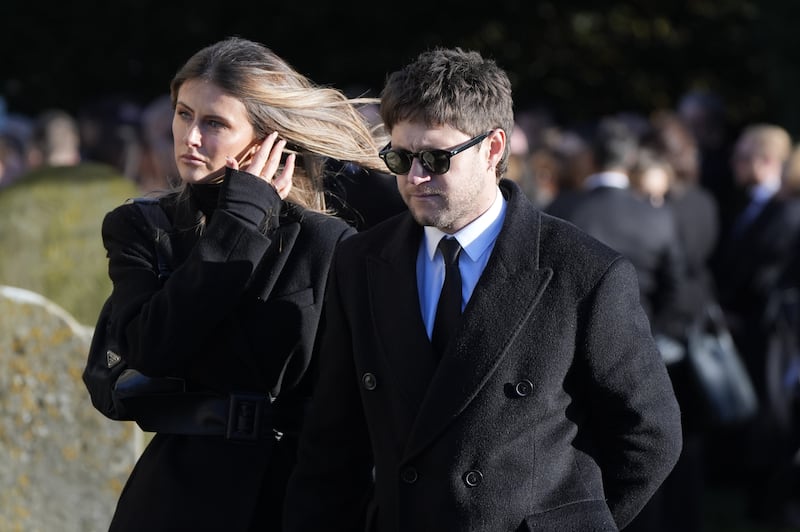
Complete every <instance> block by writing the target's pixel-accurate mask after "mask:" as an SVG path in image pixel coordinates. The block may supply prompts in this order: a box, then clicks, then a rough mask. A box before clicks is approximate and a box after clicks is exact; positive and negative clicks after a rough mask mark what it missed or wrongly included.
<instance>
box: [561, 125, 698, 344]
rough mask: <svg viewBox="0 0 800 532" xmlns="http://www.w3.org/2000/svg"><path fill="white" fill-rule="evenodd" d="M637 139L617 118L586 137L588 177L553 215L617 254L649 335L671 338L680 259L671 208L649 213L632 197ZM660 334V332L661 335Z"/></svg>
mask: <svg viewBox="0 0 800 532" xmlns="http://www.w3.org/2000/svg"><path fill="white" fill-rule="evenodd" d="M639 153H640V152H639V139H638V136H637V134H636V132H635V131H634V130H633V129H632V128H631V126H630V125H629V124H628V123H627V122H626V121H625V120H623V119H622V118H621V117H618V116H606V117H603V118H602V119H601V120H600V121H599V122H598V124H597V126H596V127H595V130H594V133H593V137H592V159H593V160H594V173H592V174H591V175H589V176H588V177H586V179H585V181H584V183H583V188H582V193H581V194H580V196H579V198H578V199H577V200H575V201H573V202H572V204H571V205H570V206H569V207H566V208H562V209H561V210H560V212H558V213H554V212H553V211H552V210H550V209H547V212H548V213H549V214H554V215H557V216H558V217H559V218H563V219H565V220H567V221H569V222H572V223H573V224H575V225H577V226H578V227H580V228H581V229H583V230H584V231H586V232H587V233H588V234H590V235H591V236H593V237H594V238H596V239H598V240H599V241H601V242H603V243H604V244H606V245H607V246H609V247H611V248H613V249H615V250H616V251H619V252H620V253H622V254H623V255H624V256H625V257H626V258H627V259H628V260H630V261H631V263H632V264H633V265H634V267H635V268H636V272H637V274H638V275H639V291H640V298H641V303H642V306H643V307H644V310H645V313H646V314H647V316H648V318H649V320H650V324H651V328H652V329H653V331H654V332H660V333H664V332H668V333H670V334H671V335H673V336H674V335H676V334H680V333H682V332H683V328H684V326H685V324H684V323H680V324H679V326H678V330H677V331H675V330H669V329H670V328H671V327H670V325H671V324H672V322H674V320H675V316H676V313H677V306H676V305H677V302H678V301H677V299H678V290H679V288H680V286H681V284H682V283H683V282H684V281H685V275H686V273H685V271H686V265H685V260H686V258H685V256H684V253H683V251H682V248H681V243H680V240H679V238H678V226H677V222H676V220H675V217H674V215H673V212H672V210H671V208H661V207H654V206H653V205H651V204H650V202H648V201H646V200H645V199H643V198H642V197H641V196H639V195H637V194H636V192H635V191H634V190H633V188H632V186H631V179H630V176H631V173H632V171H633V170H634V168H635V166H636V164H637V161H638V160H639V159H638V157H639ZM665 329H666V330H665Z"/></svg>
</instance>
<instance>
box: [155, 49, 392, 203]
mask: <svg viewBox="0 0 800 532" xmlns="http://www.w3.org/2000/svg"><path fill="white" fill-rule="evenodd" d="M196 79H201V80H205V81H208V82H210V83H213V84H214V85H216V86H217V87H219V88H220V89H221V90H223V91H224V92H225V93H226V94H228V95H230V96H232V97H233V98H236V99H238V100H239V101H241V102H242V103H243V104H244V106H245V108H246V109H247V113H248V115H249V117H250V122H251V124H252V125H253V128H254V129H255V131H256V135H257V136H258V137H260V138H263V137H266V136H267V135H268V134H270V133H271V132H273V131H277V132H278V136H279V138H283V139H285V140H286V141H287V148H288V149H291V150H293V151H296V152H297V153H298V165H297V166H296V169H295V173H294V178H293V185H292V190H291V192H290V194H289V196H288V198H286V199H287V200H288V201H290V202H292V203H296V204H298V205H301V206H303V207H306V208H309V209H313V210H317V211H325V202H324V196H323V189H322V175H321V174H322V161H323V160H324V158H327V157H330V158H333V159H336V160H338V161H347V162H352V163H355V164H357V165H359V166H361V167H364V168H368V169H372V170H377V171H384V170H383V165H382V162H381V160H380V158H379V157H378V156H377V152H378V150H379V147H378V146H377V144H378V142H379V139H376V138H375V136H374V135H373V133H372V131H371V130H370V127H369V125H368V124H367V121H366V119H365V118H364V116H363V115H362V114H361V113H360V112H359V107H358V106H359V105H366V104H368V103H374V101H375V100H374V99H371V98H362V99H349V98H347V97H346V96H345V95H344V94H343V93H342V92H341V91H339V90H337V89H333V88H329V87H322V86H319V85H316V84H314V83H313V82H311V81H310V80H309V79H308V78H306V77H305V76H303V75H302V74H300V73H298V72H297V71H295V70H294V69H293V68H292V67H291V66H290V65H289V64H288V63H287V62H286V61H284V60H283V59H281V58H280V57H278V56H277V55H276V54H275V53H274V52H273V51H272V50H270V49H269V48H267V47H266V46H264V45H262V44H260V43H257V42H253V41H249V40H247V39H242V38H239V37H230V38H227V39H225V40H222V41H219V42H217V43H216V44H213V45H210V46H208V47H206V48H203V49H202V50H200V51H198V52H197V53H195V54H194V55H193V56H192V57H191V58H190V59H189V60H188V61H187V62H186V64H184V65H183V66H182V67H181V68H180V70H178V72H177V73H176V74H175V77H174V78H173V79H172V82H171V84H170V94H171V97H172V105H173V107H174V106H175V103H176V99H177V96H178V91H179V89H180V87H181V86H182V85H183V84H184V83H185V82H186V81H189V80H196Z"/></svg>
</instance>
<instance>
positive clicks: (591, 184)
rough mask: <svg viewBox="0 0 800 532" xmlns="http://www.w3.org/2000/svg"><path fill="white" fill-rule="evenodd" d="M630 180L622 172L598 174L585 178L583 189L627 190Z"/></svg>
mask: <svg viewBox="0 0 800 532" xmlns="http://www.w3.org/2000/svg"><path fill="white" fill-rule="evenodd" d="M629 185H630V179H628V176H626V175H625V174H623V173H622V172H599V173H597V174H592V175H590V176H589V177H587V178H586V181H585V182H584V188H586V189H589V190H591V189H593V188H598V187H613V188H628V186H629Z"/></svg>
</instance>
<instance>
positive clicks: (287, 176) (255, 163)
mask: <svg viewBox="0 0 800 532" xmlns="http://www.w3.org/2000/svg"><path fill="white" fill-rule="evenodd" d="M277 138H278V132H277V131H273V132H272V133H270V134H269V135H268V136H267V138H265V139H264V140H263V142H261V144H260V145H258V144H256V145H255V146H254V147H253V148H251V149H250V150H248V151H247V152H246V155H247V154H250V153H252V157H249V158H248V157H245V158H244V159H243V161H242V164H243V167H242V168H241V169H242V170H245V171H247V172H248V173H250V174H253V175H255V176H258V177H260V178H261V179H263V180H264V181H266V182H267V183H269V184H270V185H272V188H274V189H275V191H276V192H277V193H278V196H280V198H281V199H286V197H287V196H288V195H289V191H291V190H292V176H293V175H294V162H295V154H293V153H290V154H289V155H288V156H287V157H286V162H285V163H284V165H283V171H281V173H280V175H279V176H276V175H275V174H276V172H277V171H278V168H279V166H280V163H281V155H282V154H283V148H284V147H285V146H286V141H285V140H283V139H281V140H277ZM276 140H277V142H276ZM252 150H255V151H252ZM248 159H249V160H248ZM226 163H227V166H228V167H230V168H232V169H233V170H239V161H238V160H236V158H234V157H230V156H229V157H227V158H226Z"/></svg>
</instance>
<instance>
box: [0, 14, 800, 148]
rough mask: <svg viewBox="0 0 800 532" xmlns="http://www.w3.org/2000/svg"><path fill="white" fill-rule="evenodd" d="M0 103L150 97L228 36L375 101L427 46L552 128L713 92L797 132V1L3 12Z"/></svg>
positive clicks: (25, 108) (69, 103) (737, 111)
mask: <svg viewBox="0 0 800 532" xmlns="http://www.w3.org/2000/svg"><path fill="white" fill-rule="evenodd" d="M3 11H4V17H3V18H4V21H5V22H6V24H4V26H5V30H4V32H2V33H1V34H0V45H2V47H3V50H4V54H3V61H2V67H3V68H2V69H1V70H0V94H3V95H4V96H5V97H6V99H7V100H8V102H9V107H10V109H11V110H16V111H18V112H24V113H29V112H34V111H36V110H38V109H40V108H42V107H44V106H53V105H59V106H63V107H66V108H68V109H73V110H75V109H77V108H79V107H80V106H81V105H82V104H84V103H85V102H87V101H90V100H92V99H97V98H99V97H102V96H106V95H108V94H110V93H117V94H125V95H127V96H129V97H131V98H134V99H137V100H139V101H147V100H149V99H151V98H153V97H154V96H156V95H158V94H161V93H163V92H165V91H166V90H167V89H168V82H169V79H170V78H171V76H172V74H173V73H174V71H175V70H176V69H177V68H178V67H179V66H180V63H181V62H182V61H183V60H185V59H186V58H187V57H188V56H189V55H190V54H191V53H192V52H194V51H195V50H197V49H198V48H199V47H201V46H203V45H205V44H208V43H210V42H212V41H214V40H217V39H219V38H221V37H224V36H227V35H232V34H237V35H241V36H244V37H249V38H252V39H256V40H260V41H262V42H264V43H265V44H267V45H268V46H270V47H272V48H273V49H274V50H275V51H276V52H278V53H279V54H280V55H281V56H283V57H284V58H286V59H287V60H289V61H290V62H291V63H292V64H293V65H294V66H295V67H297V68H298V69H299V70H300V71H302V72H304V73H305V74H307V75H309V76H310V77H311V78H312V79H314V80H315V81H317V82H320V83H325V84H331V85H335V86H337V87H340V88H343V89H348V90H350V89H352V90H357V89H359V88H360V90H369V91H370V93H371V94H373V95H374V94H376V93H377V91H378V90H379V89H380V87H381V85H382V83H383V79H384V76H385V75H386V72H388V71H391V70H394V69H396V68H398V67H399V66H401V65H402V64H404V63H406V62H407V61H408V60H410V59H411V58H413V57H414V56H415V55H416V54H417V53H419V52H420V51H422V50H423V49H426V48H429V47H432V46H436V45H445V46H462V47H468V48H474V49H478V50H480V51H482V52H483V53H484V54H486V55H488V56H491V57H493V58H495V59H496V60H497V61H498V63H499V64H500V65H501V66H503V67H504V68H506V69H507V70H508V71H509V72H510V74H511V75H512V78H513V83H514V87H515V91H516V100H517V104H518V107H520V108H523V107H527V106H544V107H546V108H548V109H550V110H551V111H552V112H553V113H554V115H555V116H556V117H557V118H558V119H559V120H561V121H563V122H571V121H579V120H584V119H590V118H593V117H596V116H598V115H600V114H603V113H606V112H616V111H621V110H624V111H641V112H649V111H651V110H653V109H656V108H662V107H672V106H674V105H675V104H676V102H677V101H678V99H679V98H680V96H681V95H682V94H683V93H684V92H686V91H687V90H689V89H692V88H703V89H708V90H712V91H714V92H716V93H718V94H719V95H720V96H721V97H722V98H723V100H724V101H725V102H726V104H727V107H728V109H729V112H730V118H731V121H732V123H734V124H742V123H745V122H749V121H754V120H772V121H776V122H779V123H781V124H783V125H785V126H786V127H788V128H789V129H790V130H791V131H793V132H796V133H797V132H800V104H799V103H798V99H797V98H796V97H795V95H794V87H796V86H797V81H798V79H797V78H798V71H797V68H796V67H795V65H797V64H798V63H797V61H796V60H795V59H796V57H795V56H796V55H797V54H800V46H798V39H799V37H798V31H797V28H796V25H797V23H798V21H800V2H797V1H796V0H675V1H666V0H636V1H634V0H629V1H620V0H608V1H605V2H594V1H589V0H560V1H558V2H557V1H555V0H551V1H538V2H536V1H532V0H499V1H495V2H493V3H491V4H489V5H485V6H479V5H476V4H472V3H469V2H465V1H463V0H462V1H458V2H456V1H453V0H440V1H438V2H435V3H434V2H420V1H417V0H408V1H407V2H404V3H395V4H372V5H370V4H363V3H356V2H354V1H352V0H339V1H338V2H327V1H322V0H306V1H304V2H289V3H273V2H255V3H254V2H240V1H237V0H229V1H227V2H225V3H219V2H204V1H200V0H198V1H196V2H194V3H192V4H191V5H181V4H171V3H166V2H160V1H156V0H117V1H115V2H108V3H99V2H98V3H94V2H91V3H90V2H86V1H78V2H71V3H67V2H60V3H56V2H53V3H52V5H50V6H47V7H44V8H43V6H42V3H41V2H38V3H33V2H23V1H22V0H9V1H7V2H6V3H5V5H4V8H3Z"/></svg>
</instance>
